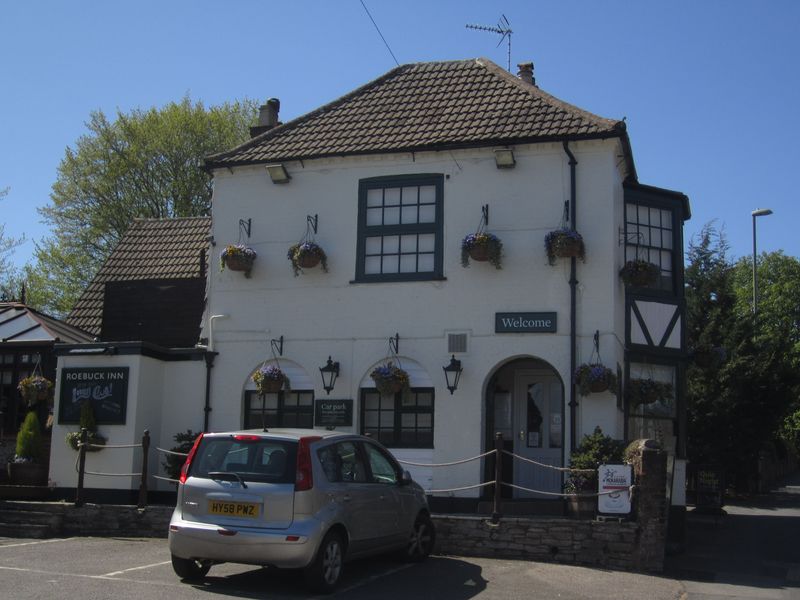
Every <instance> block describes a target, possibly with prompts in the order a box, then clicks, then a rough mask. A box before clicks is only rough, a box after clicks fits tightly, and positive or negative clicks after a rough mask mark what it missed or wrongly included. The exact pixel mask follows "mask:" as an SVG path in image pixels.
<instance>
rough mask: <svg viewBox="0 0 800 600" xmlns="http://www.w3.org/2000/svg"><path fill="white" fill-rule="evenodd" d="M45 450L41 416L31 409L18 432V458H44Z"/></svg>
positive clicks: (34, 459)
mask: <svg viewBox="0 0 800 600" xmlns="http://www.w3.org/2000/svg"><path fill="white" fill-rule="evenodd" d="M43 450H44V446H43V443H42V432H41V430H40V428H39V417H37V416H36V412H35V411H30V412H29V413H28V414H27V416H26V417H25V420H24V421H23V422H22V425H21V426H20V428H19V432H18V433H17V449H16V451H17V458H22V459H25V460H29V461H33V462H36V461H38V460H40V459H41V458H42V451H43Z"/></svg>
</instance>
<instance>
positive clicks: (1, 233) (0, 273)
mask: <svg viewBox="0 0 800 600" xmlns="http://www.w3.org/2000/svg"><path fill="white" fill-rule="evenodd" d="M8 189H9V188H5V189H2V190H0V200H2V199H3V198H5V197H6V196H7V195H8ZM24 241H25V239H24V238H13V237H9V236H7V235H6V226H5V223H0V299H7V300H10V299H12V298H16V297H18V295H19V290H17V291H16V292H15V289H16V285H15V284H16V283H17V282H16V280H15V278H14V275H15V271H14V268H13V266H12V265H11V260H10V257H11V254H13V252H14V249H15V248H16V247H17V246H19V245H20V244H21V243H22V242H24Z"/></svg>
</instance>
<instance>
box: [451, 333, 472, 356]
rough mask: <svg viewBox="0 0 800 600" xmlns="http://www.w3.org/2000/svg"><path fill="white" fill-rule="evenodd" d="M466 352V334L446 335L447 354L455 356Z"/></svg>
mask: <svg viewBox="0 0 800 600" xmlns="http://www.w3.org/2000/svg"><path fill="white" fill-rule="evenodd" d="M466 351H467V334H466V333H448V334H447V353H448V354H455V353H456V352H466Z"/></svg>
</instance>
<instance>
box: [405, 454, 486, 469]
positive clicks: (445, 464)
mask: <svg viewBox="0 0 800 600" xmlns="http://www.w3.org/2000/svg"><path fill="white" fill-rule="evenodd" d="M495 452H497V450H489V452H484V453H483V454H479V455H478V456H473V457H472V458H465V459H464V460H456V461H453V462H448V463H415V462H411V461H409V460H399V459H398V461H397V462H399V463H400V464H401V465H411V466H413V467H452V466H454V465H462V464H464V463H468V462H470V461H473V460H479V459H481V458H484V457H485V456H489V455H491V454H494V453H495Z"/></svg>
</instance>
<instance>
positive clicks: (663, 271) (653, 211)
mask: <svg viewBox="0 0 800 600" xmlns="http://www.w3.org/2000/svg"><path fill="white" fill-rule="evenodd" d="M676 218H677V217H676V215H675V212H674V211H673V210H671V209H668V208H661V207H658V206H648V205H645V204H639V203H636V202H626V203H625V260H626V261H630V260H645V261H647V262H649V263H652V264H654V265H656V266H657V267H658V269H659V272H660V277H659V280H658V281H657V282H656V284H655V288H656V289H659V290H664V291H668V292H671V291H673V288H674V276H675V258H676V253H675V249H676V247H677V246H678V243H677V241H676V231H677V232H679V231H680V228H679V226H677V225H676Z"/></svg>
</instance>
